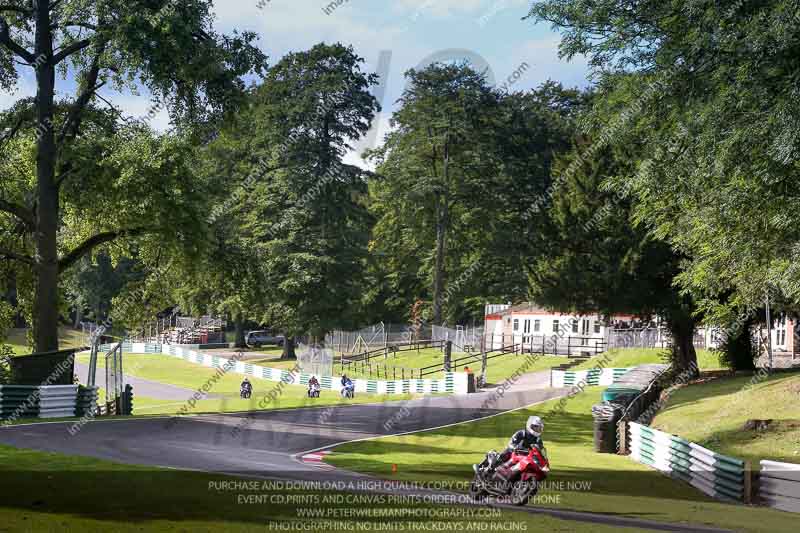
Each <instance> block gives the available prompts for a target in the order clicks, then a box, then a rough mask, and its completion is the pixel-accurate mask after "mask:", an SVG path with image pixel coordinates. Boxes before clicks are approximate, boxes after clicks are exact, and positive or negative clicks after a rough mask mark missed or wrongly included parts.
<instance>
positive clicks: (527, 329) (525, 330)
mask: <svg viewBox="0 0 800 533" xmlns="http://www.w3.org/2000/svg"><path fill="white" fill-rule="evenodd" d="M522 332H523V333H530V332H531V321H530V320H525V323H524V324H523V327H522Z"/></svg>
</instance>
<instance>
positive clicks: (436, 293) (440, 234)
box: [433, 198, 447, 325]
mask: <svg viewBox="0 0 800 533" xmlns="http://www.w3.org/2000/svg"><path fill="white" fill-rule="evenodd" d="M441 202H442V200H441V198H440V199H439V200H438V201H437V206H436V252H435V256H434V266H433V323H434V324H436V325H441V323H442V297H443V293H444V253H445V246H446V244H447V236H446V231H445V227H444V216H443V215H442V211H443V210H444V208H443V207H442V205H441Z"/></svg>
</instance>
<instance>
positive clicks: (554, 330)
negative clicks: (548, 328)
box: [553, 320, 558, 333]
mask: <svg viewBox="0 0 800 533" xmlns="http://www.w3.org/2000/svg"><path fill="white" fill-rule="evenodd" d="M553 333H558V320H553Z"/></svg>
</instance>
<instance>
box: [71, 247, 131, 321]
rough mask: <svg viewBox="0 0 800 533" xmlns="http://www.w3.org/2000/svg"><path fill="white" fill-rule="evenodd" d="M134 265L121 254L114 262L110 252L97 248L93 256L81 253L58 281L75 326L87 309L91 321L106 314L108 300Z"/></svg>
mask: <svg viewBox="0 0 800 533" xmlns="http://www.w3.org/2000/svg"><path fill="white" fill-rule="evenodd" d="M134 265H135V261H134V260H132V259H130V258H122V259H120V260H119V261H118V262H117V264H114V261H113V260H112V258H111V256H110V255H109V254H108V253H106V252H105V251H103V250H101V251H99V252H98V253H96V254H95V256H94V257H90V256H84V257H82V258H81V259H80V260H79V261H78V262H77V263H76V264H75V266H74V267H73V268H72V269H71V270H69V271H68V272H67V274H66V275H65V276H64V278H63V280H62V284H63V285H64V286H65V288H66V292H67V298H66V300H67V301H68V302H69V304H70V306H71V307H72V308H73V309H74V312H75V321H74V325H75V327H78V325H79V324H80V322H81V320H82V319H83V317H84V313H85V312H87V311H88V313H89V318H91V319H92V320H94V321H95V322H98V323H99V322H102V321H104V320H105V319H106V318H108V316H109V313H110V311H111V306H110V304H111V300H112V299H113V298H114V297H116V296H117V295H119V294H120V292H121V291H122V289H123V287H124V286H125V285H126V284H127V283H128V281H129V280H130V279H132V277H133V276H132V275H131V270H132V268H133V267H134Z"/></svg>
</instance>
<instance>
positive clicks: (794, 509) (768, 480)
mask: <svg viewBox="0 0 800 533" xmlns="http://www.w3.org/2000/svg"><path fill="white" fill-rule="evenodd" d="M758 497H759V500H760V501H761V503H762V504H763V505H766V506H768V507H773V508H775V509H780V510H781V511H788V512H790V513H800V464H792V463H778V462H775V461H761V474H760V475H759V478H758Z"/></svg>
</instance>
